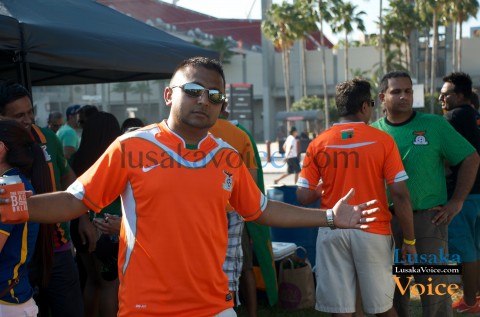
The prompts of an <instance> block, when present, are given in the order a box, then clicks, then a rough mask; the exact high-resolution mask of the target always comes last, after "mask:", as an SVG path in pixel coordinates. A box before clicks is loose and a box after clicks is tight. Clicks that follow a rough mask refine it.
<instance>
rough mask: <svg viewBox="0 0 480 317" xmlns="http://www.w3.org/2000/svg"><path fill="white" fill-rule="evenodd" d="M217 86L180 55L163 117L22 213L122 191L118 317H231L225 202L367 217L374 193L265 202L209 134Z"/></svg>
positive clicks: (211, 75) (265, 219)
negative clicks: (324, 203)
mask: <svg viewBox="0 0 480 317" xmlns="http://www.w3.org/2000/svg"><path fill="white" fill-rule="evenodd" d="M224 92H225V76H224V73H223V69H222V67H221V65H220V64H219V63H218V62H217V61H215V60H211V59H208V58H204V57H195V58H191V59H187V60H185V61H183V62H182V63H180V64H179V65H178V66H177V68H176V69H175V71H174V74H173V77H172V79H171V82H170V86H169V87H167V88H166V89H165V91H164V99H165V103H166V105H167V106H168V107H170V108H171V111H170V115H169V117H168V119H167V120H165V121H163V122H160V123H158V124H153V125H149V126H146V127H143V128H140V129H138V130H136V131H133V132H130V133H127V134H123V135H122V136H120V137H119V138H118V139H117V140H115V141H114V142H113V143H112V144H111V145H110V147H109V148H108V149H107V150H106V152H105V153H104V154H103V155H102V156H101V158H100V159H99V160H98V161H97V162H96V163H95V164H94V165H93V166H92V167H91V168H90V169H89V170H87V171H86V172H85V173H84V174H83V175H81V176H80V177H79V178H78V179H77V180H76V181H75V182H74V184H72V185H71V186H70V187H69V189H68V190H67V191H65V192H57V193H53V194H46V195H35V196H32V197H30V198H29V199H28V208H29V213H30V220H31V221H36V222H45V223H49V222H57V221H64V220H68V219H72V218H76V217H78V216H80V215H82V214H84V213H86V212H87V210H88V209H91V210H94V211H99V210H100V209H102V208H103V207H105V206H106V205H108V204H110V203H111V202H112V201H113V200H114V199H115V198H116V197H118V196H119V195H121V197H122V207H123V217H122V227H121V233H120V245H119V263H118V267H119V278H120V288H119V314H118V316H120V317H125V316H136V317H144V316H199V317H200V316H205V317H206V316H222V317H224V316H236V314H235V311H234V310H233V308H232V306H233V298H232V296H231V294H230V292H229V290H228V280H227V276H226V275H225V273H223V271H222V264H223V262H224V260H225V251H226V248H227V218H226V216H225V206H226V205H227V203H230V204H231V205H232V207H233V208H234V209H235V210H236V211H237V212H238V213H239V214H240V215H242V217H243V218H244V219H245V220H246V221H256V222H258V223H260V224H264V225H268V226H276V227H305V226H313V227H315V226H327V224H330V226H337V227H341V228H357V229H364V228H367V227H368V223H371V222H372V221H374V220H375V218H368V217H367V216H368V215H370V214H372V213H373V212H376V211H377V208H372V206H373V205H374V204H375V203H376V201H369V202H366V203H361V204H359V205H355V206H351V205H348V204H347V202H348V201H349V200H350V198H352V196H353V194H354V191H353V189H351V190H350V191H349V192H348V193H346V192H347V191H348V189H347V190H346V191H345V193H342V194H346V196H345V197H343V198H341V199H340V200H339V202H337V204H335V206H334V207H333V208H332V209H329V210H327V211H325V210H318V209H317V210H314V209H307V208H302V207H298V206H291V205H287V204H284V203H281V202H278V201H267V199H266V197H265V196H264V194H263V193H262V192H260V190H259V189H258V188H257V186H256V184H255V182H254V180H253V179H252V177H251V176H250V175H249V173H248V171H247V169H246V167H245V165H244V164H243V163H242V160H241V158H240V156H239V154H238V152H236V151H235V150H234V149H233V148H232V147H231V146H230V145H228V144H227V143H225V142H223V141H222V140H220V139H216V138H214V137H213V136H212V135H211V134H209V133H208V131H209V129H210V128H211V127H212V126H213V124H214V123H215V121H216V120H217V118H218V116H219V115H220V112H221V111H222V110H223V109H224V107H225V99H226V98H225V93H224ZM1 193H5V190H4V189H2V190H0V194H1ZM7 194H8V193H7ZM9 203H10V200H9V199H5V198H1V199H0V204H9ZM52 205H55V206H57V207H58V210H60V211H59V212H51V211H50V210H49V208H48V206H52ZM370 208H372V209H370ZM55 210H57V209H55Z"/></svg>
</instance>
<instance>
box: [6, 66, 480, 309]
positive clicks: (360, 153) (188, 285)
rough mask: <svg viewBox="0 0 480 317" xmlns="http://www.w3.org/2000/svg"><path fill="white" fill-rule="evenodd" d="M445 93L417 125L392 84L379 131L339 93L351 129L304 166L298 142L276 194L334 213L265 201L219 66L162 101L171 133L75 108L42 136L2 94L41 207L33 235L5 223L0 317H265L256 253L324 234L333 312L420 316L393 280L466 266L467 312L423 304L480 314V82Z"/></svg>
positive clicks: (10, 146)
mask: <svg viewBox="0 0 480 317" xmlns="http://www.w3.org/2000/svg"><path fill="white" fill-rule="evenodd" d="M443 80H444V84H443V86H442V88H441V91H440V97H439V101H440V102H441V104H442V108H443V110H444V117H442V116H438V115H434V114H426V113H423V112H418V111H415V110H414V109H413V107H412V104H413V87H412V86H413V85H412V80H411V78H410V76H409V74H408V73H406V72H403V71H392V72H389V73H387V74H386V75H385V76H383V78H382V79H381V81H380V83H379V95H378V99H379V100H380V102H381V104H382V107H383V109H384V111H385V116H384V117H383V118H381V119H379V120H378V121H376V122H373V123H371V122H370V119H371V114H372V112H373V110H374V108H373V107H374V106H375V102H373V100H374V99H375V98H376V96H372V92H371V90H372V89H371V86H370V83H369V82H368V81H366V80H362V79H353V80H349V81H345V82H342V83H339V84H338V85H337V86H336V92H335V103H336V106H337V109H338V113H339V116H340V121H339V122H338V123H336V124H334V125H333V126H332V127H331V128H330V129H327V130H325V131H324V132H323V133H321V134H319V135H318V136H317V137H316V138H315V139H314V140H312V141H311V143H310V144H309V146H308V148H307V150H306V153H305V159H304V160H303V162H302V164H301V162H300V161H299V155H298V152H299V150H298V148H297V146H298V143H297V142H296V141H295V137H296V135H297V131H296V129H295V127H292V128H291V129H290V135H289V138H287V141H286V142H285V153H286V161H287V164H288V166H289V168H288V171H287V173H285V174H284V175H282V176H280V177H279V178H277V179H276V180H275V183H278V182H279V181H280V180H281V179H283V178H284V177H287V176H288V175H290V174H295V181H296V184H297V187H298V189H297V199H298V201H299V202H301V203H302V204H305V205H308V204H311V203H313V202H315V201H317V200H320V209H310V208H302V207H299V206H293V205H289V204H285V203H282V202H278V201H269V200H267V198H266V196H265V195H264V185H263V174H262V171H261V163H260V161H259V156H258V150H257V148H256V144H255V142H254V140H253V139H252V137H251V135H249V134H248V133H247V132H246V131H245V129H244V128H243V127H241V126H239V125H238V122H232V121H228V120H227V118H228V111H227V105H228V100H227V98H226V95H225V83H226V81H225V75H224V73H223V69H222V66H221V64H220V63H219V62H217V61H216V60H212V59H208V58H203V57H194V58H190V59H186V60H184V61H183V62H182V63H180V64H179V65H178V66H177V68H176V69H175V71H174V73H173V76H172V78H171V80H170V84H169V86H168V87H166V88H165V91H164V100H165V104H166V106H167V107H170V114H169V117H168V119H167V120H165V121H162V122H159V123H155V124H150V125H146V126H145V124H144V123H143V122H142V121H141V120H139V119H137V118H129V119H127V120H125V121H124V122H123V124H122V125H120V124H119V122H118V120H117V119H116V118H115V116H113V115H112V114H110V113H107V112H103V111H101V110H99V109H98V108H97V107H95V106H92V105H84V106H80V105H72V106H70V107H68V108H67V110H66V113H65V118H64V117H63V114H61V113H58V112H52V113H51V114H50V116H49V119H48V126H47V127H38V126H36V125H35V123H34V113H33V107H32V98H31V95H30V93H29V92H28V91H27V90H26V89H25V88H24V87H23V86H21V85H19V84H17V83H15V82H12V81H9V80H2V81H0V115H1V118H0V170H1V171H2V176H7V175H8V176H10V175H18V176H19V177H20V179H21V180H22V182H23V183H24V184H25V188H26V189H27V190H29V191H31V192H32V193H31V194H32V195H31V196H30V197H29V198H28V209H29V218H24V219H22V220H21V221H19V223H18V224H4V223H0V316H12V317H16V316H37V315H38V316H42V317H48V316H53V317H56V316H73V317H74V316H79V317H83V316H102V317H110V316H220V317H228V316H236V312H235V310H234V306H236V305H239V304H240V302H242V303H244V304H245V306H246V307H247V313H248V315H249V316H251V317H254V316H256V315H257V300H256V295H257V294H256V284H255V277H254V274H253V270H252V256H253V252H254V251H253V250H252V243H253V246H254V247H253V249H255V247H258V246H256V245H255V242H254V241H253V240H254V236H255V232H256V231H255V230H262V228H268V227H269V226H275V227H319V232H318V238H317V252H316V257H317V258H316V263H317V267H318V268H319V269H317V270H316V271H315V274H316V281H317V284H316V285H317V291H316V305H315V308H316V309H317V310H319V311H322V312H326V313H331V314H332V315H334V316H353V314H355V316H362V315H363V313H367V314H374V315H376V316H410V310H411V305H410V303H409V300H410V292H409V290H410V288H409V284H410V283H411V276H409V275H398V276H396V277H395V276H392V270H393V268H394V267H396V266H398V265H421V264H423V263H420V262H418V259H421V258H422V256H423V255H425V256H427V257H429V258H432V257H435V258H436V259H443V257H442V255H444V254H458V255H459V258H460V259H461V265H462V267H463V271H462V272H463V274H462V280H463V283H462V285H463V294H464V296H463V297H462V298H460V299H459V300H458V301H455V302H453V303H452V300H451V294H449V293H448V292H435V293H433V294H432V293H426V292H425V293H423V294H422V298H421V303H422V310H423V316H428V317H437V316H442V317H443V316H452V315H453V311H457V312H460V313H480V265H479V263H480V262H479V261H480V178H479V177H478V176H477V175H478V172H477V171H478V166H479V162H480V158H479V155H478V153H479V151H480V131H479V126H478V124H477V122H478V117H479V114H478V108H477V109H475V97H477V99H476V100H477V106H478V96H477V95H476V94H475V92H474V91H473V88H472V85H473V84H472V80H471V78H470V77H469V76H468V74H465V73H460V72H455V73H452V74H449V75H448V76H446V77H445V78H444V79H443ZM79 131H81V133H79ZM5 193H6V192H5V189H0V194H5ZM29 195H30V193H29ZM5 197H6V196H2V198H0V204H10V203H11V201H10V199H8V198H5ZM254 225H255V226H260V227H259V228H256V227H255V226H254ZM333 229H336V230H333ZM255 251H256V249H255ZM267 252H268V248H267ZM428 264H429V265H436V264H439V265H441V264H445V263H431V262H429V263H428ZM413 276H414V279H415V283H417V284H422V285H425V287H427V284H428V285H430V286H429V287H431V288H432V289H435V290H439V289H441V287H442V285H448V284H449V283H450V282H449V280H448V276H447V275H443V274H437V275H431V274H423V275H420V274H414V275H413ZM239 293H240V294H239ZM239 295H241V296H239ZM240 298H241V300H240Z"/></svg>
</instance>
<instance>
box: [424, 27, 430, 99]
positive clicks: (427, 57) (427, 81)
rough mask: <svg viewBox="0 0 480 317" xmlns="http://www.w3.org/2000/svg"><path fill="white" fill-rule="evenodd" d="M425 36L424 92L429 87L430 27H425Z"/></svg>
mask: <svg viewBox="0 0 480 317" xmlns="http://www.w3.org/2000/svg"><path fill="white" fill-rule="evenodd" d="M426 36H427V39H426V41H425V65H424V69H425V81H424V82H425V88H424V90H425V92H427V91H428V87H430V83H429V80H428V79H429V74H428V70H429V67H430V65H429V62H430V29H428V28H427V29H426Z"/></svg>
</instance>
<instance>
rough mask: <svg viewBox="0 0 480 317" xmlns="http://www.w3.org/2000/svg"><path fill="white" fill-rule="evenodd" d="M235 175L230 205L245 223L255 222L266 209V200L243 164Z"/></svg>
mask: <svg viewBox="0 0 480 317" xmlns="http://www.w3.org/2000/svg"><path fill="white" fill-rule="evenodd" d="M239 165H240V166H239V168H238V169H237V171H236V173H235V176H234V177H235V178H234V186H233V188H232V195H231V196H230V200H229V201H230V205H231V206H232V207H233V208H234V209H235V211H237V212H238V213H239V214H240V215H241V216H242V217H243V218H244V220H245V221H251V220H255V219H257V218H258V217H260V215H261V214H262V212H263V210H265V208H266V207H267V198H266V197H265V195H264V194H263V193H262V192H261V191H260V190H259V189H258V187H257V184H255V181H254V180H253V178H252V176H251V175H250V173H249V172H248V169H247V167H246V166H245V164H239Z"/></svg>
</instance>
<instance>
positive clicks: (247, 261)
mask: <svg viewBox="0 0 480 317" xmlns="http://www.w3.org/2000/svg"><path fill="white" fill-rule="evenodd" d="M228 115H229V113H228V111H226V110H225V111H223V112H222V114H221V116H220V117H219V118H218V120H217V122H215V125H214V126H213V127H212V128H211V129H210V133H211V134H213V135H214V136H215V137H217V138H220V139H222V140H224V141H225V142H227V143H228V144H230V145H231V146H233V148H234V149H235V150H237V151H238V153H239V154H240V157H241V158H242V160H243V163H244V164H245V166H246V167H247V168H248V171H249V172H250V175H251V176H252V178H253V180H254V181H255V183H257V169H258V166H257V162H256V161H255V152H254V149H253V144H252V143H251V142H250V137H249V136H248V134H247V133H246V132H244V131H243V130H242V129H240V128H238V127H236V126H234V125H233V124H232V123H231V122H229V121H228V120H227V117H228ZM227 219H228V247H227V256H226V258H225V263H224V264H223V271H224V272H225V273H227V276H228V284H229V289H230V291H232V293H233V294H234V295H235V296H236V295H238V291H239V287H240V285H241V287H242V291H243V294H242V295H243V298H244V302H245V307H246V308H247V310H248V312H249V315H250V317H255V316H256V312H257V300H256V299H257V297H256V296H257V287H256V281H255V274H254V273H253V250H252V247H251V245H250V236H249V235H248V232H247V229H246V228H245V222H244V221H243V219H242V217H241V216H240V215H239V214H238V213H237V212H235V210H234V209H232V207H231V206H230V205H228V206H227ZM238 299H239V296H238V298H237V300H238ZM236 304H237V305H239V304H240V300H238V301H236Z"/></svg>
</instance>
